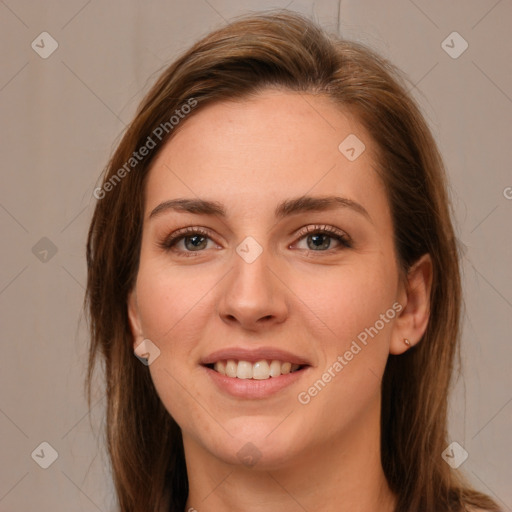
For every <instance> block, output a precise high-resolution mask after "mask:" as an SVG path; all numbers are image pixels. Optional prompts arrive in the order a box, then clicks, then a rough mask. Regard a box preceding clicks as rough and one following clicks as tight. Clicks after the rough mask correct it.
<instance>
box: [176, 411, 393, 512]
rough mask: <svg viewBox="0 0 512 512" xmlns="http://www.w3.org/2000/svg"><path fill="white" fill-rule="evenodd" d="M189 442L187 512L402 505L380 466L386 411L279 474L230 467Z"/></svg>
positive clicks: (370, 510)
mask: <svg viewBox="0 0 512 512" xmlns="http://www.w3.org/2000/svg"><path fill="white" fill-rule="evenodd" d="M379 405H380V404H379ZM183 441H184V448H185V456H186V460H187V472H188V478H189V497H188V500H187V506H186V509H185V510H186V511H189V510H190V511H194V510H197V512H201V511H203V510H208V511H209V512H224V511H225V510H230V511H233V512H242V511H243V512H248V511H250V512H263V511H268V510H280V511H281V512H292V511H293V512H296V511H298V510H322V511H323V512H374V511H375V510H379V512H393V511H394V508H395V505H396V497H395V496H394V495H393V493H392V492H391V490H390V489H389V486H388V484H387V481H386V478H385V475H384V472H383V469H382V465H381V461H380V407H376V408H372V411H371V412H370V413H369V414H368V415H366V417H363V418H359V419H358V421H357V424H354V425H351V426H349V427H347V429H346V430H345V431H343V432H341V433H339V432H338V433H336V434H335V435H328V434H327V433H326V435H325V436H324V437H323V438H322V439H321V440H320V441H319V442H318V443H317V444H316V445H315V446H312V447H310V448H309V449H308V450H307V451H303V452H301V454H300V455H299V456H298V457H296V458H294V459H293V460H287V461H286V464H283V465H279V466H278V467H275V468H264V469H262V468H260V469H258V466H257V465H256V466H254V467H252V468H248V467H245V466H243V465H232V464H227V463H225V462H223V461H222V460H219V458H217V457H214V456H213V455H212V454H210V453H209V452H207V451H206V450H205V449H204V448H203V447H202V446H200V445H198V444H197V443H195V441H193V440H192V439H191V438H189V437H188V436H186V435H185V434H184V436H183Z"/></svg>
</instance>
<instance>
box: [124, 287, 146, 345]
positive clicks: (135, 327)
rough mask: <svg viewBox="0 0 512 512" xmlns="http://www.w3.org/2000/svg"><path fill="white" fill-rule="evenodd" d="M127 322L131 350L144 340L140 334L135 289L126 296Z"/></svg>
mask: <svg viewBox="0 0 512 512" xmlns="http://www.w3.org/2000/svg"><path fill="white" fill-rule="evenodd" d="M127 307H128V321H129V322H130V329H131V331H132V335H133V348H134V350H135V348H136V347H137V345H138V344H139V343H140V342H141V341H142V340H143V339H144V335H143V334H142V323H141V321H140V314H139V306H138V304H137V293H136V291H135V288H134V289H133V290H132V291H131V292H130V293H129V294H128V301H127Z"/></svg>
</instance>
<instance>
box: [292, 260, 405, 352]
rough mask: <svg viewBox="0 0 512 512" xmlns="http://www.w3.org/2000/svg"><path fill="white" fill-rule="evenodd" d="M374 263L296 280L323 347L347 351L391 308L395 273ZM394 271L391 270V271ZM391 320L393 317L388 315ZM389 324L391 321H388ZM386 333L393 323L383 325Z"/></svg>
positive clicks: (323, 270) (394, 288) (297, 291)
mask: <svg viewBox="0 0 512 512" xmlns="http://www.w3.org/2000/svg"><path fill="white" fill-rule="evenodd" d="M385 268H386V266H385V265H383V264H382V263H381V262H378V261H375V262H374V263H373V264H364V265H362V264H361V265H351V266H350V267H349V266H346V267H345V266H340V268H339V269H336V270H335V271H330V272H326V271H325V269H320V270H319V271H318V274H317V275H316V276H315V274H314V273H309V275H308V276H307V277H306V276H304V278H303V279H300V280H297V282H296V283H295V286H294V291H295V290H296V293H297V296H298V297H300V298H301V299H302V300H303V302H304V303H305V304H306V305H307V306H308V309H309V310H310V316H311V317H312V318H314V317H316V318H317V323H318V325H319V328H320V329H321V333H323V334H325V336H323V337H324V338H325V340H324V343H325V344H326V345H327V346H331V348H332V350H336V351H338V352H341V351H342V350H343V351H344V349H345V347H346V346H347V345H348V346H349V345H350V343H351V341H352V340H354V339H356V337H357V336H358V335H359V334H360V333H361V332H365V329H367V328H370V327H371V326H374V324H375V323H376V322H377V321H379V319H380V318H381V314H385V313H386V311H387V310H389V309H390V308H392V305H393V302H394V300H395V290H396V279H395V275H394V271H393V270H387V271H386V270H385ZM390 268H392V267H388V269H390ZM389 316H391V315H389ZM387 320H389V318H387ZM380 323H381V322H379V324H378V327H380V328H379V331H383V333H387V332H388V330H389V328H390V326H391V322H385V325H384V326H381V325H380Z"/></svg>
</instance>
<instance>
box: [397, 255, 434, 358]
mask: <svg viewBox="0 0 512 512" xmlns="http://www.w3.org/2000/svg"><path fill="white" fill-rule="evenodd" d="M432 274H433V271H432V259H431V257H430V254H424V255H423V256H422V257H421V258H420V259H419V260H418V261H417V262H416V263H414V265H413V266H412V267H411V268H410V269H409V271H408V272H407V276H406V279H405V282H404V283H402V284H401V285H400V292H399V300H398V302H399V303H400V304H401V305H402V309H401V311H400V313H399V314H398V317H397V319H396V320H395V324H394V326H393V333H392V339H391V344H390V347H389V352H390V353H391V354H402V353H403V352H405V351H406V350H407V349H408V348H409V345H407V344H406V343H405V342H404V340H405V339H407V340H409V342H410V346H413V345H415V344H416V343H418V342H419V341H420V340H421V337H422V336H423V334H424V333H425V331H426V329H427V325H428V320H429V317H430V291H431V288H432Z"/></svg>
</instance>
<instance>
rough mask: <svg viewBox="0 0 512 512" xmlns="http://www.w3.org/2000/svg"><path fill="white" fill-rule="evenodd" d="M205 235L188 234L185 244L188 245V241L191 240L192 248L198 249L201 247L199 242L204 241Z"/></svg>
mask: <svg viewBox="0 0 512 512" xmlns="http://www.w3.org/2000/svg"><path fill="white" fill-rule="evenodd" d="M204 240H205V237H204V236H201V235H194V236H189V237H187V239H186V240H185V245H188V242H192V250H194V249H198V248H200V247H201V244H202V243H203V242H204ZM190 248H191V247H187V249H190Z"/></svg>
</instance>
